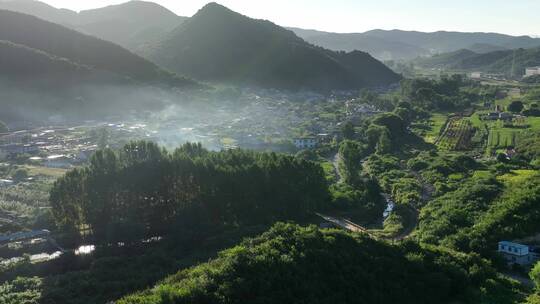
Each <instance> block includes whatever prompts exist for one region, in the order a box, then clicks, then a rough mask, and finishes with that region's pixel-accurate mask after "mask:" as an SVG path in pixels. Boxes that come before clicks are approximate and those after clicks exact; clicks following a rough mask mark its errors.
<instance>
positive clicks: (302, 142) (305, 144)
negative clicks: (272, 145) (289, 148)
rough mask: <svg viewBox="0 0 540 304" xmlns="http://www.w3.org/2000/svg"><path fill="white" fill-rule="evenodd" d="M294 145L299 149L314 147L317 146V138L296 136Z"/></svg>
mask: <svg viewBox="0 0 540 304" xmlns="http://www.w3.org/2000/svg"><path fill="white" fill-rule="evenodd" d="M293 143H294V145H295V146H296V148H298V149H313V148H316V147H317V143H318V141H317V139H316V138H314V137H304V138H295V139H294V140H293Z"/></svg>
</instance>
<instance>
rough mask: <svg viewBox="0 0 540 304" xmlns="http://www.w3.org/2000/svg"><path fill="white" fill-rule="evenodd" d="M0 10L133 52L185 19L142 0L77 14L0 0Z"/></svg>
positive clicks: (23, 1)
mask: <svg viewBox="0 0 540 304" xmlns="http://www.w3.org/2000/svg"><path fill="white" fill-rule="evenodd" d="M0 9H6V10H11V11H16V12H21V13H24V14H29V15H33V16H36V17H38V18H41V19H44V20H47V21H50V22H53V23H58V24H62V25H64V26H66V27H69V28H72V29H75V30H78V31H81V32H83V33H86V34H89V35H92V36H96V37H98V38H101V39H104V40H108V41H111V42H114V43H116V44H119V45H121V46H123V47H125V48H127V49H129V50H131V51H134V52H137V51H138V50H140V49H141V48H144V47H145V46H146V45H147V44H150V43H154V42H155V41H156V40H157V39H159V38H160V37H162V36H163V35H165V34H166V33H168V32H169V31H171V30H172V29H174V28H175V27H177V26H178V25H179V24H181V23H182V22H183V21H184V20H185V19H186V18H185V17H180V16H177V15H176V14H174V13H173V12H171V11H169V10H167V9H166V8H164V7H162V6H160V5H158V4H156V3H153V2H144V1H130V2H126V3H123V4H119V5H111V6H107V7H103V8H99V9H93V10H86V11H81V12H80V13H77V12H74V11H70V10H66V9H57V8H54V7H52V6H50V5H48V4H46V3H43V2H40V1H33V0H7V1H3V2H2V1H0Z"/></svg>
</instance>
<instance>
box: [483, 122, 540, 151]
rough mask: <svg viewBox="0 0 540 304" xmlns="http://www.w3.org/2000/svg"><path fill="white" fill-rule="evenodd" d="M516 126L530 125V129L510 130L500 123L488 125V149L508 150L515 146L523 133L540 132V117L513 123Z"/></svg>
mask: <svg viewBox="0 0 540 304" xmlns="http://www.w3.org/2000/svg"><path fill="white" fill-rule="evenodd" d="M513 123H514V125H516V126H519V125H528V126H529V127H528V128H519V127H518V128H509V127H505V126H504V124H503V123H502V122H500V121H497V122H489V123H487V126H488V129H489V136H488V142H487V148H488V149H499V148H506V147H509V146H515V145H516V141H518V140H519V136H520V134H521V133H523V132H525V131H533V132H538V131H540V117H527V118H525V119H524V120H523V121H520V122H517V121H514V122H513Z"/></svg>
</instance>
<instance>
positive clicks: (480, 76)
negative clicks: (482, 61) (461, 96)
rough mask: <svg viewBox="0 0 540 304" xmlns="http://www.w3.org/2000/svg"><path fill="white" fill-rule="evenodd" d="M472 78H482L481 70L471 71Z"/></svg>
mask: <svg viewBox="0 0 540 304" xmlns="http://www.w3.org/2000/svg"><path fill="white" fill-rule="evenodd" d="M471 78H472V79H481V78H482V72H472V73H471Z"/></svg>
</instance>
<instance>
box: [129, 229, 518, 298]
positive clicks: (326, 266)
mask: <svg viewBox="0 0 540 304" xmlns="http://www.w3.org/2000/svg"><path fill="white" fill-rule="evenodd" d="M510 287H511V285H510V284H509V283H508V281H505V280H504V279H501V278H498V277H497V276H496V274H495V272H494V271H493V269H492V268H491V267H490V266H489V265H488V264H487V262H486V261H483V260H482V259H480V258H478V256H474V255H465V254H457V253H453V252H450V251H443V250H440V249H434V248H431V249H424V248H421V247H419V246H418V245H413V244H412V243H409V244H403V245H399V246H391V245H387V244H385V243H383V242H378V241H375V240H372V239H370V238H368V237H366V236H362V235H356V236H353V235H351V234H347V233H345V232H341V231H337V230H326V231H321V230H318V229H317V228H316V227H314V226H311V227H308V228H301V227H299V226H296V225H287V224H279V223H278V224H276V225H275V226H274V227H273V228H272V229H271V230H270V231H268V232H267V233H265V234H263V235H262V236H260V237H257V238H254V239H249V240H246V241H244V242H243V243H242V244H240V245H238V246H236V247H233V248H231V249H229V250H226V251H224V252H222V253H221V254H220V255H219V258H218V259H216V260H213V261H211V262H209V263H206V264H202V265H200V266H197V267H194V268H191V269H187V270H183V271H180V272H179V273H177V274H176V275H173V276H171V277H169V278H167V279H165V281H164V282H163V283H162V284H160V285H158V286H156V287H155V288H153V289H151V290H147V291H144V292H142V293H140V294H136V295H133V296H129V297H126V298H124V299H122V300H120V301H118V303H119V304H134V303H147V304H158V303H163V304H165V303H216V304H217V303H381V304H382V303H415V304H420V303H426V304H427V303H430V304H431V303H495V302H492V300H494V299H495V298H490V297H489V296H486V294H487V293H488V292H492V293H493V292H496V293H497V295H498V296H499V297H498V298H497V300H503V301H505V300H506V301H508V300H510V299H511V292H510V289H509V288H510ZM480 290H482V291H480ZM509 295H510V297H508V296H509ZM496 303H503V302H496Z"/></svg>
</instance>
